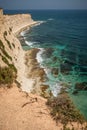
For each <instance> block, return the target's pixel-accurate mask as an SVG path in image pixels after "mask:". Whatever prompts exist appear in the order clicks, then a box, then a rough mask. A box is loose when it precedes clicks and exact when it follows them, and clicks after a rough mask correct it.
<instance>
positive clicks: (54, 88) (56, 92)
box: [52, 83, 62, 97]
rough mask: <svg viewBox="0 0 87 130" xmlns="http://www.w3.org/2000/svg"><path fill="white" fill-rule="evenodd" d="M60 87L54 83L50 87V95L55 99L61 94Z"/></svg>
mask: <svg viewBox="0 0 87 130" xmlns="http://www.w3.org/2000/svg"><path fill="white" fill-rule="evenodd" d="M61 88H62V86H61V85H60V84H59V83H56V84H55V85H53V86H52V93H53V95H54V96H55V97H57V95H58V94H59V93H60V92H61Z"/></svg>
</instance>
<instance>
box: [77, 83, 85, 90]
mask: <svg viewBox="0 0 87 130" xmlns="http://www.w3.org/2000/svg"><path fill="white" fill-rule="evenodd" d="M75 89H77V90H87V82H82V83H76V85H75Z"/></svg>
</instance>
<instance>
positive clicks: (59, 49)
mask: <svg viewBox="0 0 87 130" xmlns="http://www.w3.org/2000/svg"><path fill="white" fill-rule="evenodd" d="M8 12H9V11H8ZM15 12H17V11H13V12H12V13H15ZM21 12H30V13H31V14H32V16H33V19H34V20H38V21H42V22H41V24H40V25H38V26H35V27H33V28H31V29H30V30H27V31H25V32H23V34H22V35H23V36H24V39H25V42H26V43H27V44H25V46H24V48H27V49H30V48H34V47H36V48H42V49H43V51H42V52H43V53H40V55H39V58H42V60H41V63H40V64H41V65H42V66H43V67H44V68H45V70H46V73H47V76H48V80H47V82H46V84H49V85H50V89H51V90H52V92H53V94H54V96H56V95H57V94H58V93H59V91H60V88H61V86H67V91H68V93H69V95H70V97H71V98H72V100H73V102H74V104H75V105H76V106H77V108H78V109H80V110H81V113H82V114H83V115H84V116H85V118H86V119H87V99H86V98H87V10H83V11H81V10H77V11H76V10H74V11H73V10H71V11H70V10H66V11H65V10H63V11H62V10H61V11H60V10H54V11H53V10H45V11H44V10H42V11H41V10H37V11H36V10H31V11H21ZM18 13H19V12H18Z"/></svg>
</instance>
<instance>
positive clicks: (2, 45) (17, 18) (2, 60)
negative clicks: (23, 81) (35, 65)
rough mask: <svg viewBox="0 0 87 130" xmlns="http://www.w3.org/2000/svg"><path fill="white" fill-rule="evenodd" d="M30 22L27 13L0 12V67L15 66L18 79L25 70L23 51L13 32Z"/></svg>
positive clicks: (31, 21) (32, 22) (31, 22)
mask: <svg viewBox="0 0 87 130" xmlns="http://www.w3.org/2000/svg"><path fill="white" fill-rule="evenodd" d="M31 24H34V21H33V20H32V18H31V15H28V14H22V15H21V14H18V15H2V14H0V68H2V67H14V68H15V67H16V69H17V75H18V80H19V79H20V78H21V76H20V75H21V74H23V72H24V70H25V65H24V51H23V49H22V47H21V44H20V42H19V40H18V39H17V38H16V37H15V35H14V34H15V33H17V32H18V31H20V30H21V29H23V28H25V27H27V26H29V25H31ZM19 82H20V81H19Z"/></svg>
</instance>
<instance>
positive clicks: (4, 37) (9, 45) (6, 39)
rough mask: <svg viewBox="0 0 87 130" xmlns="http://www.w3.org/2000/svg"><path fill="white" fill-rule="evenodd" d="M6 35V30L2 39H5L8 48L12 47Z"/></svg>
mask: <svg viewBox="0 0 87 130" xmlns="http://www.w3.org/2000/svg"><path fill="white" fill-rule="evenodd" d="M6 36H7V31H5V32H4V39H5V40H6V42H7V44H8V46H9V48H10V49H12V47H11V44H10V42H9V41H8V40H7V38H6Z"/></svg>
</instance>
